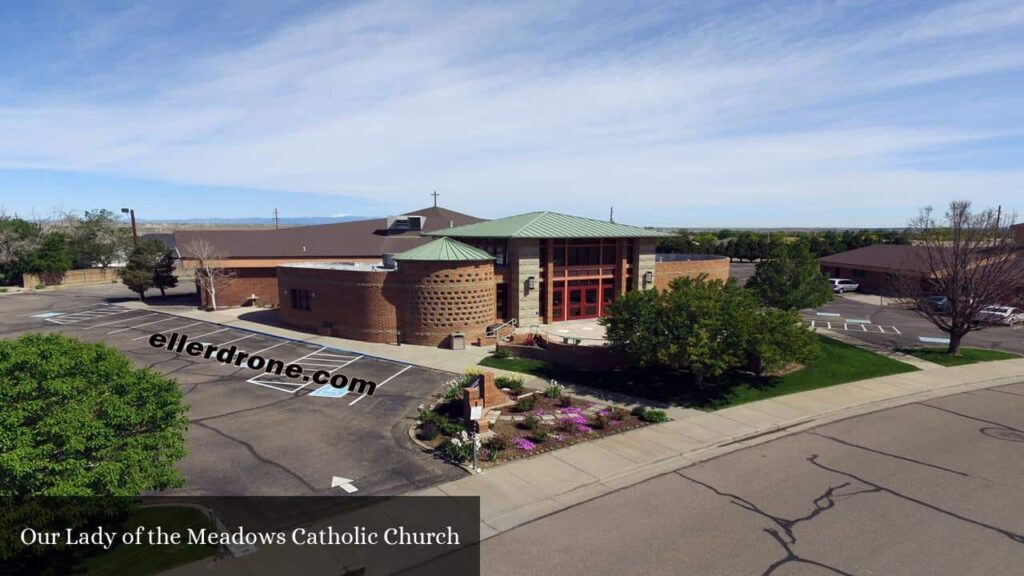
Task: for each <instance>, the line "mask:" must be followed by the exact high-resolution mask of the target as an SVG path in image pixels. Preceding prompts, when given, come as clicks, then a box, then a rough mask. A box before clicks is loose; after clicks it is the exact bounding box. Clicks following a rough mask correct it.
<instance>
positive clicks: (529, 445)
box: [512, 438, 537, 452]
mask: <svg viewBox="0 0 1024 576" xmlns="http://www.w3.org/2000/svg"><path fill="white" fill-rule="evenodd" d="M512 444H514V445H515V447H516V448H519V449H520V450H522V451H523V452H529V451H531V450H533V449H534V448H536V447H537V445H536V444H534V443H533V442H530V441H529V440H527V439H526V438H516V439H515V440H513V441H512Z"/></svg>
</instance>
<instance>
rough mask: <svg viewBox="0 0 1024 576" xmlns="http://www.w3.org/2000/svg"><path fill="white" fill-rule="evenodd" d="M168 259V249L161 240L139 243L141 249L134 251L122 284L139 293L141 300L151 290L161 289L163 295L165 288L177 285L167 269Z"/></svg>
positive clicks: (122, 278)
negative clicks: (172, 280)
mask: <svg viewBox="0 0 1024 576" xmlns="http://www.w3.org/2000/svg"><path fill="white" fill-rule="evenodd" d="M166 258H170V256H168V253H167V248H166V247H165V246H164V244H163V243H162V242H160V241H159V240H155V239H153V238H150V239H147V240H143V241H142V242H139V247H138V248H135V249H134V250H132V252H131V254H130V255H129V256H128V263H127V264H126V265H125V267H124V269H122V270H121V282H123V283H124V285H125V286H127V287H128V289H129V290H131V291H132V292H137V293H138V294H139V299H143V298H145V296H146V290H149V289H150V288H160V293H161V294H163V292H164V289H165V288H170V287H172V286H174V285H176V284H177V279H176V278H174V282H173V283H171V282H170V279H171V278H173V275H171V274H170V270H169V269H168V267H167V260H166ZM171 268H173V260H172V261H171ZM169 275H170V278H168V276H169ZM158 282H159V283H158Z"/></svg>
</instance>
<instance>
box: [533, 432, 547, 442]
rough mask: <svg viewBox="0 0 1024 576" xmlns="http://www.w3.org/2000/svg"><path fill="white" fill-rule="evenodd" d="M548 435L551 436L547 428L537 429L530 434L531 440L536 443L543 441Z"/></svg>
mask: <svg viewBox="0 0 1024 576" xmlns="http://www.w3.org/2000/svg"><path fill="white" fill-rule="evenodd" d="M550 437H551V433H550V432H548V431H547V430H537V431H535V432H534V433H533V435H532V436H531V438H532V439H533V441H534V442H536V443H538V444H540V443H543V442H545V441H546V440H547V439H548V438H550Z"/></svg>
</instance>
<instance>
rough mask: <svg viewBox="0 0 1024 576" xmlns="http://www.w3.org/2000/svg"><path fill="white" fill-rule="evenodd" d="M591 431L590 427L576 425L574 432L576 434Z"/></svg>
mask: <svg viewBox="0 0 1024 576" xmlns="http://www.w3.org/2000/svg"><path fill="white" fill-rule="evenodd" d="M591 430H592V428H591V427H590V426H587V425H586V424H577V425H576V431H577V432H590V431H591Z"/></svg>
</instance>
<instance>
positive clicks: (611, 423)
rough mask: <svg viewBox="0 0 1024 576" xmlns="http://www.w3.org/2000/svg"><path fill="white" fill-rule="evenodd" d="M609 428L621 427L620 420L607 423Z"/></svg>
mask: <svg viewBox="0 0 1024 576" xmlns="http://www.w3.org/2000/svg"><path fill="white" fill-rule="evenodd" d="M608 424H609V425H610V426H622V420H612V421H611V422H609V423H608Z"/></svg>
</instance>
